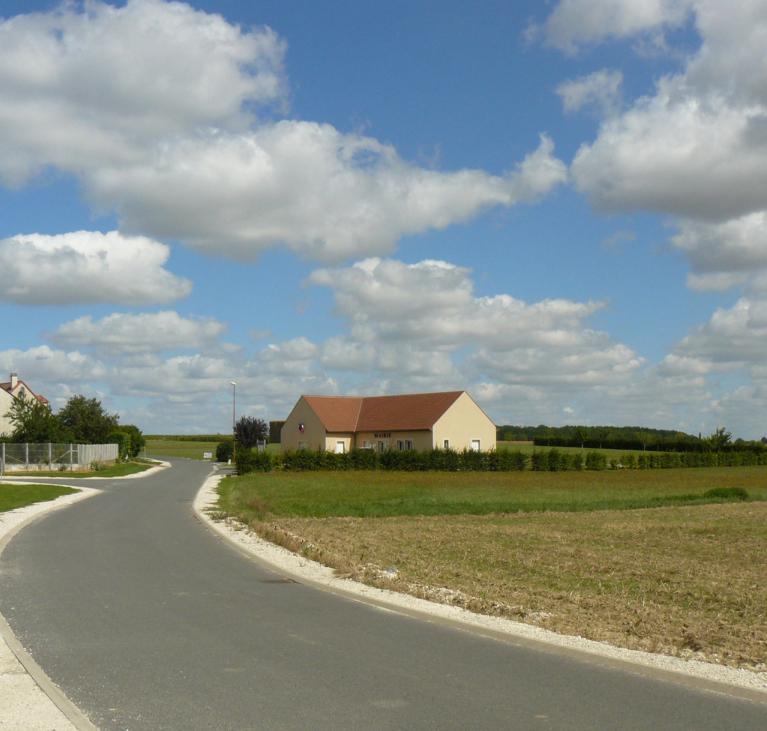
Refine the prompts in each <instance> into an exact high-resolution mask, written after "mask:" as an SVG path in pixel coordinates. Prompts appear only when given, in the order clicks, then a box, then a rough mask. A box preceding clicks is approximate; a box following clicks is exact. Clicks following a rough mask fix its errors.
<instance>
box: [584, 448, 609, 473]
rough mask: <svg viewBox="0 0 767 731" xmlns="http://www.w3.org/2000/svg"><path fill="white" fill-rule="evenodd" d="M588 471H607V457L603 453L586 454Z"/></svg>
mask: <svg viewBox="0 0 767 731" xmlns="http://www.w3.org/2000/svg"><path fill="white" fill-rule="evenodd" d="M586 469H587V470H606V469H607V457H605V455H604V454H602V453H601V452H587V453H586Z"/></svg>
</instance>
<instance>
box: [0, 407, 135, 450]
mask: <svg viewBox="0 0 767 731" xmlns="http://www.w3.org/2000/svg"><path fill="white" fill-rule="evenodd" d="M5 416H6V417H7V418H8V419H9V420H10V422H11V425H12V427H13V431H12V432H11V434H10V436H7V437H2V438H0V441H5V442H16V443H19V442H20V443H23V442H29V443H31V444H46V443H48V442H52V443H56V444H117V445H118V446H119V448H120V456H121V457H122V458H123V459H125V458H129V457H137V456H138V454H139V452H140V451H141V450H142V449H143V448H144V443H145V439H144V435H143V434H142V432H141V429H139V428H138V427H137V426H135V425H133V424H120V423H119V420H120V417H119V416H118V415H117V414H109V413H107V412H106V411H105V410H104V407H103V406H102V405H101V402H100V401H99V400H98V399H96V398H86V397H85V396H81V395H77V396H72V398H70V399H69V401H67V403H66V405H65V406H63V407H62V408H61V409H59V411H58V412H54V411H53V410H52V409H51V408H50V407H49V406H47V405H46V404H42V403H40V402H39V401H37V400H36V399H35V400H33V399H24V398H17V399H14V401H13V404H12V405H11V409H10V411H9V412H8V413H7V414H6V415H5Z"/></svg>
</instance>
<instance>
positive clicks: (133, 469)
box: [7, 462, 154, 479]
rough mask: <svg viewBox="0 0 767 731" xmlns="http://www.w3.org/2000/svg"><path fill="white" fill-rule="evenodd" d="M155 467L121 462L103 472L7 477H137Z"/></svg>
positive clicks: (65, 471) (34, 472)
mask: <svg viewBox="0 0 767 731" xmlns="http://www.w3.org/2000/svg"><path fill="white" fill-rule="evenodd" d="M152 467H154V465H153V464H151V463H149V462H120V463H119V464H115V465H111V466H110V467H104V469H101V470H89V471H88V472H78V471H73V472H70V471H69V470H55V471H47V470H46V471H37V470H35V471H32V472H9V473H7V477H8V478H9V479H13V478H14V477H74V478H77V479H80V478H85V477H125V476H126V475H135V474H138V473H139V472H145V471H146V470H148V469H151V468H152Z"/></svg>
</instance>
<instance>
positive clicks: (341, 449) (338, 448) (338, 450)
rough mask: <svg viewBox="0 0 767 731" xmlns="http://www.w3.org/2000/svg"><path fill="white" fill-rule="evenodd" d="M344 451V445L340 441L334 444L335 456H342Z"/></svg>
mask: <svg viewBox="0 0 767 731" xmlns="http://www.w3.org/2000/svg"><path fill="white" fill-rule="evenodd" d="M345 449H346V443H345V442H344V441H343V440H342V439H339V440H338V441H337V442H336V454H343V453H344V451H345Z"/></svg>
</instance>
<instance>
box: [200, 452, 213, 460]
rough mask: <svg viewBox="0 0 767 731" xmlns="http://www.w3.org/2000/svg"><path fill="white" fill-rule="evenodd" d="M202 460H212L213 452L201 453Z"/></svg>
mask: <svg viewBox="0 0 767 731" xmlns="http://www.w3.org/2000/svg"><path fill="white" fill-rule="evenodd" d="M202 458H203V459H213V452H203V453H202Z"/></svg>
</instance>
